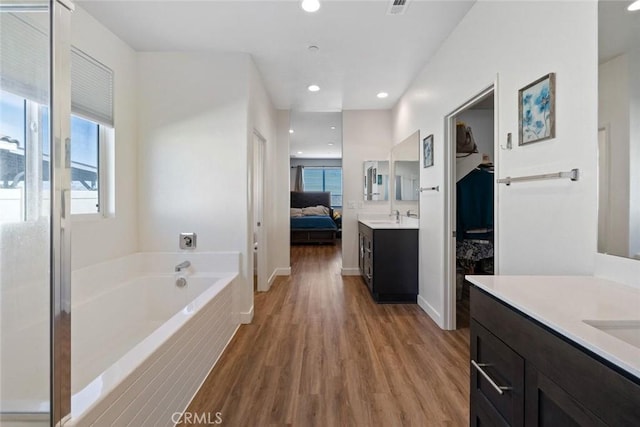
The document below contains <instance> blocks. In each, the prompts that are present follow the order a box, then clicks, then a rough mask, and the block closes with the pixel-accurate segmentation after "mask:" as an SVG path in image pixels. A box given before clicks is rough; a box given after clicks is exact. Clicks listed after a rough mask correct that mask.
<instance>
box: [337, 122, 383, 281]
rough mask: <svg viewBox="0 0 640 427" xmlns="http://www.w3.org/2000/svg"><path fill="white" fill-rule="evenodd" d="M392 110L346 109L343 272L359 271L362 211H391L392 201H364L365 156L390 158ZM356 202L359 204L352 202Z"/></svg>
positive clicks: (343, 164) (379, 158) (343, 135)
mask: <svg viewBox="0 0 640 427" xmlns="http://www.w3.org/2000/svg"><path fill="white" fill-rule="evenodd" d="M391 146H392V138H391V112H390V111H389V110H346V111H343V113H342V179H343V202H342V203H343V209H342V274H344V275H358V274H360V273H359V270H358V214H360V213H381V214H389V213H390V212H391V208H390V205H389V201H388V200H387V201H364V196H363V186H364V169H363V163H364V161H365V160H389V153H390V151H391ZM353 205H355V208H352V207H350V206H353Z"/></svg>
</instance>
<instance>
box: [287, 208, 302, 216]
mask: <svg viewBox="0 0 640 427" xmlns="http://www.w3.org/2000/svg"><path fill="white" fill-rule="evenodd" d="M289 211H290V215H291V218H297V217H299V216H302V208H290V210H289Z"/></svg>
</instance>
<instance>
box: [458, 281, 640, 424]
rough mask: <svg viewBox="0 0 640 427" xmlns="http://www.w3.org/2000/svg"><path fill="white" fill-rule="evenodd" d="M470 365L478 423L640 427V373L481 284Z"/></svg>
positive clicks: (475, 298)
mask: <svg viewBox="0 0 640 427" xmlns="http://www.w3.org/2000/svg"><path fill="white" fill-rule="evenodd" d="M558 303H559V304H565V303H567V302H566V301H559V302H558ZM470 369H471V416H470V425H471V426H487V425H491V426H563V427H564V426H640V379H639V378H637V377H635V376H634V375H632V374H631V373H629V372H626V371H624V370H623V369H622V368H620V367H618V366H615V365H614V364H612V363H611V362H609V361H607V360H604V359H603V358H602V357H600V356H598V355H596V354H594V353H593V352H591V351H589V350H588V349H586V348H584V347H582V346H581V345H579V344H577V343H575V342H574V341H572V340H570V339H568V338H566V337H565V336H563V335H561V334H559V333H558V332H556V331H554V330H552V329H550V328H548V327H546V326H545V325H543V324H541V323H540V322H538V321H537V320H535V319H532V318H531V317H529V316H527V315H525V314H524V313H522V312H520V311H518V310H516V309H515V308H513V307H511V306H510V305H508V304H506V303H504V302H502V301H501V300H499V299H498V298H496V297H494V296H493V295H491V294H489V293H487V292H485V291H484V290H482V289H480V288H478V287H476V286H471V368H470Z"/></svg>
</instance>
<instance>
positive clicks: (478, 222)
mask: <svg viewBox="0 0 640 427" xmlns="http://www.w3.org/2000/svg"><path fill="white" fill-rule="evenodd" d="M493 147H494V104H493V93H491V94H489V95H488V96H487V97H486V98H485V99H483V100H481V101H479V102H478V103H476V104H474V105H472V106H471V107H469V108H468V109H467V110H465V111H463V112H461V113H459V114H458V115H457V116H456V165H455V175H456V197H455V201H456V225H455V230H456V233H455V237H456V248H455V257H456V315H457V316H456V322H457V327H466V326H468V324H469V317H468V314H469V283H468V282H466V280H465V276H466V275H470V274H494V182H495V177H494V165H493V162H494V154H495V153H494V148H493Z"/></svg>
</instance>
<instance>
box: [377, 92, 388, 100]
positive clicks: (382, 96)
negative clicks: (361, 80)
mask: <svg viewBox="0 0 640 427" xmlns="http://www.w3.org/2000/svg"><path fill="white" fill-rule="evenodd" d="M376 96H377V97H378V98H380V99H382V98H386V97H387V96H389V94H388V93H387V92H380V93H379V94H377V95H376Z"/></svg>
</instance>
